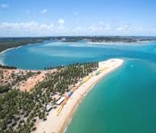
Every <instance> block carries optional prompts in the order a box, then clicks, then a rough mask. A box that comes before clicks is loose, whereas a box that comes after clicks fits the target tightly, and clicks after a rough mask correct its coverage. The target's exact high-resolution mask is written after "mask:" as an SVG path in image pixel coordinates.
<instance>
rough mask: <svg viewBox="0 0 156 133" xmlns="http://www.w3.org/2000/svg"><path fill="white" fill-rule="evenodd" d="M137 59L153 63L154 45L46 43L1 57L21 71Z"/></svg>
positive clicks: (155, 51) (0, 58)
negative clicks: (87, 62) (72, 64)
mask: <svg viewBox="0 0 156 133" xmlns="http://www.w3.org/2000/svg"><path fill="white" fill-rule="evenodd" d="M114 57H117V58H137V59H146V60H150V61H154V62H156V58H155V57H156V43H148V44H133V45H132V44H127V45H124V46H123V45H120V44H111V45H100V44H96V45H93V44H87V43H86V42H76V43H62V42H53V43H52V42H51V43H50V42H45V43H42V44H35V45H28V46H24V47H20V48H16V49H12V50H9V51H7V52H5V53H4V54H2V55H1V56H0V60H3V63H4V64H6V65H11V66H16V67H18V68H22V69H43V68H44V67H50V66H53V67H55V66H60V65H67V64H71V63H75V62H86V61H102V60H105V59H108V58H114Z"/></svg>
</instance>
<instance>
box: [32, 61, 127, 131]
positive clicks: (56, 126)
mask: <svg viewBox="0 0 156 133" xmlns="http://www.w3.org/2000/svg"><path fill="white" fill-rule="evenodd" d="M123 62H124V61H123V60H121V59H110V60H107V61H103V62H99V68H98V70H96V71H94V72H93V73H91V74H90V75H89V76H88V77H89V78H88V77H85V78H84V79H86V78H87V80H84V79H83V83H82V84H81V85H80V86H79V87H78V89H77V90H76V91H75V92H74V93H73V95H72V96H71V97H70V98H69V99H68V101H67V102H66V104H65V105H64V106H63V108H62V110H61V112H60V113H59V115H58V113H57V111H58V108H59V107H58V108H56V109H52V110H51V111H50V112H49V115H48V116H47V120H46V121H42V120H38V121H37V123H36V127H37V129H36V131H34V132H33V133H43V132H44V133H63V132H64V131H65V130H66V128H67V126H68V124H69V122H70V121H71V119H72V115H73V113H74V112H75V110H76V108H77V107H78V105H79V104H80V102H81V101H82V99H83V98H84V97H85V96H86V94H87V93H88V91H89V90H90V89H92V87H93V86H94V85H95V84H96V83H97V82H99V80H101V79H102V78H103V77H104V76H106V75H107V74H108V73H110V72H112V71H114V70H115V69H117V68H118V67H120V66H121V65H122V64H123ZM60 106H61V105H60Z"/></svg>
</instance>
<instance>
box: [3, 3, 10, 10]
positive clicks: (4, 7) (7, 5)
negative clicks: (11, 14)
mask: <svg viewBox="0 0 156 133" xmlns="http://www.w3.org/2000/svg"><path fill="white" fill-rule="evenodd" d="M8 7H9V4H5V3H2V4H1V8H3V9H6V8H8Z"/></svg>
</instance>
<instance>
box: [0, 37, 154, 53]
mask: <svg viewBox="0 0 156 133" xmlns="http://www.w3.org/2000/svg"><path fill="white" fill-rule="evenodd" d="M43 41H61V42H77V41H87V42H105V43H110V42H111V43H114V42H118V43H134V42H144V41H156V37H154V36H153V37H150V36H55V37H16V38H14V37H6V38H0V52H2V51H4V50H6V49H8V48H13V47H18V46H22V45H27V44H35V43H42V42H43Z"/></svg>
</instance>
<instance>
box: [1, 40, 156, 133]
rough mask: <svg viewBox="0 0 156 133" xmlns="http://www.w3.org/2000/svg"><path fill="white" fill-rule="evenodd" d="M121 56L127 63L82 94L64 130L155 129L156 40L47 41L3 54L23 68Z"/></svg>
mask: <svg viewBox="0 0 156 133" xmlns="http://www.w3.org/2000/svg"><path fill="white" fill-rule="evenodd" d="M109 58H123V59H124V60H125V63H124V64H123V65H122V66H121V67H120V68H119V69H118V70H116V71H114V72H112V73H111V74H109V75H108V76H107V77H105V78H104V79H103V80H101V81H100V82H99V83H98V84H97V85H96V86H95V87H94V88H93V89H92V90H91V91H90V92H89V94H88V95H87V96H86V97H85V98H84V100H83V101H82V103H81V104H80V106H79V107H78V109H77V110H76V112H75V114H74V117H73V119H72V121H71V123H70V124H69V127H68V128H67V131H66V133H156V126H155V125H156V43H155V42H151V43H145V44H124V45H121V44H111V45H110V44H108V45H100V44H96V45H93V44H88V43H86V42H77V43H62V42H54V43H49V42H45V43H42V44H35V45H28V46H24V47H20V48H16V49H12V50H10V51H7V52H5V53H4V54H2V55H0V60H2V61H3V62H4V63H5V64H7V65H13V66H17V67H18V68H22V69H43V68H44V67H46V66H59V65H67V64H70V63H74V62H86V61H101V60H105V59H109Z"/></svg>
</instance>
